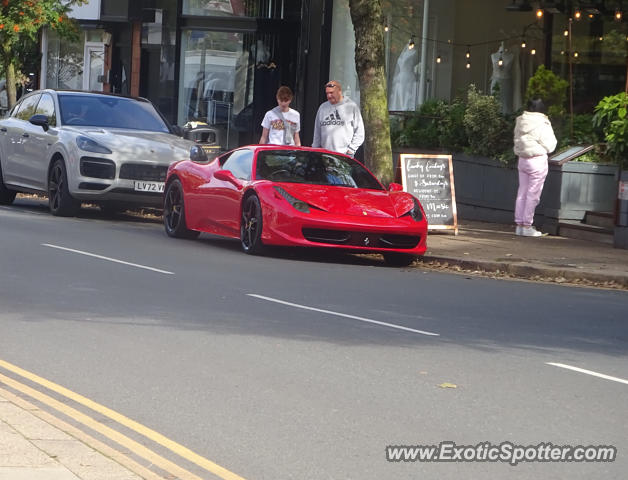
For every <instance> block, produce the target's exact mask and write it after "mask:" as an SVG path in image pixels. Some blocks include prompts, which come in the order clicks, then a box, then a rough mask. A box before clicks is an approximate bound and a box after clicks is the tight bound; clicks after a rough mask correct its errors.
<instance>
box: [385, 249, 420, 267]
mask: <svg viewBox="0 0 628 480" xmlns="http://www.w3.org/2000/svg"><path fill="white" fill-rule="evenodd" d="M382 255H383V256H384V261H385V262H386V264H387V265H388V266H390V267H407V266H409V265H411V264H412V263H413V262H414V260H416V257H415V256H414V255H410V254H408V253H398V252H388V253H383V254H382Z"/></svg>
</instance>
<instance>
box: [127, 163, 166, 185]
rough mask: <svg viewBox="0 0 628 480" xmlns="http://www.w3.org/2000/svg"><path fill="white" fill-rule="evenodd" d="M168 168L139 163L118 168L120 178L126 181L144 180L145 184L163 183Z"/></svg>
mask: <svg viewBox="0 0 628 480" xmlns="http://www.w3.org/2000/svg"><path fill="white" fill-rule="evenodd" d="M167 173H168V167H166V166H162V165H145V164H141V163H125V164H124V165H122V167H121V168H120V178H125V179H127V180H144V181H147V182H165V181H166V174H167Z"/></svg>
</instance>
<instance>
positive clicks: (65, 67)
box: [45, 30, 84, 90]
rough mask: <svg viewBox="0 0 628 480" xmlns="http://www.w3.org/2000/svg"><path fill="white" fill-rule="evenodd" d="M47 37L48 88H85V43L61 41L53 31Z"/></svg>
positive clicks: (48, 31)
mask: <svg viewBox="0 0 628 480" xmlns="http://www.w3.org/2000/svg"><path fill="white" fill-rule="evenodd" d="M45 34H46V35H47V39H48V42H47V52H46V53H47V55H46V57H47V62H46V87H47V88H59V89H68V90H81V89H82V88H83V68H84V48H83V42H82V41H78V42H70V41H68V40H67V39H64V40H63V41H61V40H60V38H59V36H58V35H56V34H55V33H54V32H52V31H51V30H46V33H45Z"/></svg>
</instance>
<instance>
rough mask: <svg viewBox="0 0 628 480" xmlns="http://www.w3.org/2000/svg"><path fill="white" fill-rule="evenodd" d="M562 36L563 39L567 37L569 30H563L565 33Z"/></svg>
mask: <svg viewBox="0 0 628 480" xmlns="http://www.w3.org/2000/svg"><path fill="white" fill-rule="evenodd" d="M563 35H564V36H565V37H568V36H569V30H567V29H566V28H565V31H564V32H563Z"/></svg>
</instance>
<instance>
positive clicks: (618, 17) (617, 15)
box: [615, 9, 623, 22]
mask: <svg viewBox="0 0 628 480" xmlns="http://www.w3.org/2000/svg"><path fill="white" fill-rule="evenodd" d="M622 17H623V13H622V11H621V10H620V9H617V10H615V21H617V22H621V19H622Z"/></svg>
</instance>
